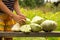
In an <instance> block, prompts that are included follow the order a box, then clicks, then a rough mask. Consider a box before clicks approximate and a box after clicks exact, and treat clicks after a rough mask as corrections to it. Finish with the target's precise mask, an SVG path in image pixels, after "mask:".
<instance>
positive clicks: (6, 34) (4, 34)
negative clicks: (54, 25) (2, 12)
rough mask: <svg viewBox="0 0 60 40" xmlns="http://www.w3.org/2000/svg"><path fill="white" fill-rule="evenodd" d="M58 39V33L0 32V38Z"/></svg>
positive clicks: (59, 33)
mask: <svg viewBox="0 0 60 40" xmlns="http://www.w3.org/2000/svg"><path fill="white" fill-rule="evenodd" d="M46 36H47V37H60V32H31V33H29V34H27V33H22V32H0V37H46Z"/></svg>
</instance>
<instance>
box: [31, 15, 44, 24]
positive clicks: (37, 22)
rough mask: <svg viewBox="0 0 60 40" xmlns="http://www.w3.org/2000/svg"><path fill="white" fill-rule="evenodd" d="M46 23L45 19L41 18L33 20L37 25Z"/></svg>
mask: <svg viewBox="0 0 60 40" xmlns="http://www.w3.org/2000/svg"><path fill="white" fill-rule="evenodd" d="M43 21H44V19H43V18H42V17H39V16H35V17H34V18H33V19H32V21H31V22H32V23H36V24H41V23H42V22H43Z"/></svg>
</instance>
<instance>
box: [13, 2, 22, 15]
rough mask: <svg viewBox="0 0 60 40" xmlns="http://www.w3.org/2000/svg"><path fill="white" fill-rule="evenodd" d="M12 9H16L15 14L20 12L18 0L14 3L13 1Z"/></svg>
mask: <svg viewBox="0 0 60 40" xmlns="http://www.w3.org/2000/svg"><path fill="white" fill-rule="evenodd" d="M14 9H15V11H16V13H17V14H21V12H20V6H19V3H18V1H15V3H14Z"/></svg>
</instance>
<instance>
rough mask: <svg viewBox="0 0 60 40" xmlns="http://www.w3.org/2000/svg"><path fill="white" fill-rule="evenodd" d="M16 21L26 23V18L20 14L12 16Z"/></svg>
mask: <svg viewBox="0 0 60 40" xmlns="http://www.w3.org/2000/svg"><path fill="white" fill-rule="evenodd" d="M12 18H13V19H14V20H15V21H16V22H18V23H20V24H21V23H25V18H24V16H20V15H14V16H13V17H12Z"/></svg>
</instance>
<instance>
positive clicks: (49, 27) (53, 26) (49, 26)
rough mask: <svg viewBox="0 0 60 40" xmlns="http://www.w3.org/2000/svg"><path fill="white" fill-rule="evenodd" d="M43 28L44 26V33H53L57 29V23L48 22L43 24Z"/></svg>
mask: <svg viewBox="0 0 60 40" xmlns="http://www.w3.org/2000/svg"><path fill="white" fill-rule="evenodd" d="M41 26H42V29H43V31H45V32H51V31H53V30H54V29H56V27H57V23H56V22H55V21H52V20H46V21H44V22H43V23H42V24H41Z"/></svg>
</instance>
